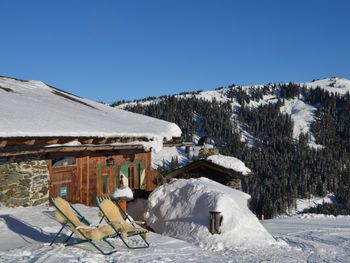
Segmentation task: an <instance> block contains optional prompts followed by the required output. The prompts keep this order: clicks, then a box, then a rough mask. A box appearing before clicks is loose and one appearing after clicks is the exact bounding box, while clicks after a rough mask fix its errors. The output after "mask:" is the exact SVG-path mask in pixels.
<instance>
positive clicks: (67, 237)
mask: <svg viewBox="0 0 350 263" xmlns="http://www.w3.org/2000/svg"><path fill="white" fill-rule="evenodd" d="M73 235H74V232H73V231H72V233H71V234H70V235H69V237H67V239H66V240H65V241H64V243H67V242H68V241H69V239H70V238H71V237H72V236H73Z"/></svg>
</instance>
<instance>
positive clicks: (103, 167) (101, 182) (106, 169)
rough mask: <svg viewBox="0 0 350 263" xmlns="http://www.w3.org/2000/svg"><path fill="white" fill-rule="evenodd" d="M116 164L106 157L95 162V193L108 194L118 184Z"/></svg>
mask: <svg viewBox="0 0 350 263" xmlns="http://www.w3.org/2000/svg"><path fill="white" fill-rule="evenodd" d="M117 177H118V176H117V165H116V163H115V161H114V160H111V159H107V160H106V161H104V162H103V161H99V162H98V164H97V195H106V196H110V195H111V194H112V193H113V192H114V190H115V189H116V188H117V186H118V178H117Z"/></svg>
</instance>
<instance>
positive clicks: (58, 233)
mask: <svg viewBox="0 0 350 263" xmlns="http://www.w3.org/2000/svg"><path fill="white" fill-rule="evenodd" d="M64 227H65V225H63V226H62V227H61V229H60V230H59V231H58V232H57V234H56V235H55V237H54V238H53V240H52V241H51V243H50V246H52V244H53V243H54V242H55V240H56V238H57V237H58V236H59V235H60V234H61V232H62V230H63V228H64Z"/></svg>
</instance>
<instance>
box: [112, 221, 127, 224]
mask: <svg viewBox="0 0 350 263" xmlns="http://www.w3.org/2000/svg"><path fill="white" fill-rule="evenodd" d="M110 223H111V224H121V225H122V224H124V221H110Z"/></svg>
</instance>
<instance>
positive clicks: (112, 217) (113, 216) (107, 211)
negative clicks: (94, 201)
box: [99, 199, 125, 222]
mask: <svg viewBox="0 0 350 263" xmlns="http://www.w3.org/2000/svg"><path fill="white" fill-rule="evenodd" d="M99 207H100V209H101V210H102V212H103V213H104V215H105V216H106V217H107V220H108V221H114V222H124V221H125V220H124V217H123V215H122V213H121V212H120V209H119V207H118V206H117V205H116V204H115V203H113V201H112V200H110V199H104V200H103V201H102V202H101V203H100V204H99Z"/></svg>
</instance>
